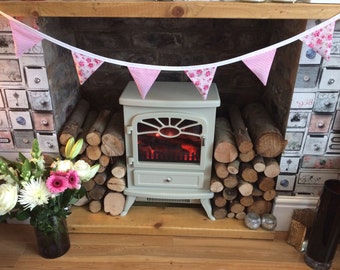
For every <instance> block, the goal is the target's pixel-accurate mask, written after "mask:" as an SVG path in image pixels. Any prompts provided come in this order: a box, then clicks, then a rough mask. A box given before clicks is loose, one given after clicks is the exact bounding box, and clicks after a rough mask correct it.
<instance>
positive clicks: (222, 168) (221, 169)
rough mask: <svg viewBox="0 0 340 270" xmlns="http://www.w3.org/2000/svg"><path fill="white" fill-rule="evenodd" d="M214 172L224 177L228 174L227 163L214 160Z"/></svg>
mask: <svg viewBox="0 0 340 270" xmlns="http://www.w3.org/2000/svg"><path fill="white" fill-rule="evenodd" d="M214 168H215V173H216V175H217V176H218V177H219V178H222V179H223V178H226V177H227V176H228V174H229V172H228V168H227V165H226V164H225V163H222V162H218V161H215V162H214Z"/></svg>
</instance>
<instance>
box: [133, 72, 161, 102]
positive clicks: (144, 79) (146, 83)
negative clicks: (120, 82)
mask: <svg viewBox="0 0 340 270" xmlns="http://www.w3.org/2000/svg"><path fill="white" fill-rule="evenodd" d="M128 69H129V71H130V74H131V76H132V77H133V79H134V81H135V83H136V85H137V88H138V91H139V93H140V95H141V97H142V99H145V97H146V95H147V93H148V92H149V90H150V88H151V87H152V85H153V84H154V82H155V81H156V79H157V77H158V75H159V73H160V72H161V71H160V70H157V69H146V68H136V67H132V66H131V67H129V66H128Z"/></svg>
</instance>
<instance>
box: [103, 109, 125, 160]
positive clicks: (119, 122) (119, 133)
mask: <svg viewBox="0 0 340 270" xmlns="http://www.w3.org/2000/svg"><path fill="white" fill-rule="evenodd" d="M101 149H102V152H103V153H104V154H105V155H107V156H109V157H118V156H122V155H123V154H124V151H125V147H124V124H123V113H122V112H117V113H114V114H113V115H112V117H111V119H110V121H109V123H108V125H107V127H106V130H105V131H104V133H103V136H102V145H101Z"/></svg>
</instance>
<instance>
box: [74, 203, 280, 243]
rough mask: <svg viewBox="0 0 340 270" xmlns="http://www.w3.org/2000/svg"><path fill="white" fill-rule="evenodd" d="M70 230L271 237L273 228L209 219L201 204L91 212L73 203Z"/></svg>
mask: <svg viewBox="0 0 340 270" xmlns="http://www.w3.org/2000/svg"><path fill="white" fill-rule="evenodd" d="M67 223H68V227H69V230H70V232H72V233H115V234H131V235H133V234H134V235H164V236H166V235H171V236H195V237H218V238H239V239H241V238H242V239H264V240H273V239H274V237H275V232H273V231H266V230H263V229H261V228H259V229H258V230H250V229H248V228H247V227H246V226H245V225H244V221H243V220H236V219H228V218H225V219H220V220H215V221H211V220H210V219H208V217H207V216H206V214H205V212H204V210H203V208H202V207H193V206H192V207H175V206H169V207H165V206H133V207H132V208H131V210H130V211H129V213H128V215H126V216H124V217H121V216H110V215H106V214H105V213H104V212H101V213H96V214H92V213H90V212H89V211H88V210H87V208H86V207H73V208H72V214H71V215H70V216H69V217H68V219H67Z"/></svg>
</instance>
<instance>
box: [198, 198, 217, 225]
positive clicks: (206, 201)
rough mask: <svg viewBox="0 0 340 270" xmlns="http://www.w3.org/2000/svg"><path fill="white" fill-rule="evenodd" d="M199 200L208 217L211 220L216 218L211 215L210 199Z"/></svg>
mask: <svg viewBox="0 0 340 270" xmlns="http://www.w3.org/2000/svg"><path fill="white" fill-rule="evenodd" d="M200 200H201V204H202V206H203V208H204V210H205V212H206V213H207V215H208V218H210V219H211V220H216V219H215V217H214V216H213V215H212V207H211V203H210V199H200Z"/></svg>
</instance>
